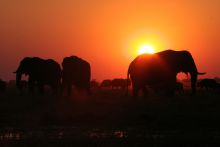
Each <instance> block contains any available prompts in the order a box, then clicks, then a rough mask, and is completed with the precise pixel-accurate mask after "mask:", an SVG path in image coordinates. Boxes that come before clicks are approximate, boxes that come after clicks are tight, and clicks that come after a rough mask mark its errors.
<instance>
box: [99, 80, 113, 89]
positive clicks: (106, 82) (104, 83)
mask: <svg viewBox="0 0 220 147" xmlns="http://www.w3.org/2000/svg"><path fill="white" fill-rule="evenodd" d="M111 86H112V80H110V79H105V80H103V81H102V83H101V84H100V87H102V88H108V87H111Z"/></svg>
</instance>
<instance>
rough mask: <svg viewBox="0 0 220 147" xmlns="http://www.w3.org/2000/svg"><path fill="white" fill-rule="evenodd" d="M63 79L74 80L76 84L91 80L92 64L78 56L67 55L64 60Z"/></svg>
mask: <svg viewBox="0 0 220 147" xmlns="http://www.w3.org/2000/svg"><path fill="white" fill-rule="evenodd" d="M62 67H63V72H62V79H63V80H64V81H65V80H68V81H72V82H74V83H75V84H80V83H85V82H90V76H91V73H90V72H91V71H90V64H89V63H88V62H87V61H85V60H83V59H81V58H79V57H77V56H70V57H65V58H64V59H63V62H62Z"/></svg>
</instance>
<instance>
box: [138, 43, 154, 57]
mask: <svg viewBox="0 0 220 147" xmlns="http://www.w3.org/2000/svg"><path fill="white" fill-rule="evenodd" d="M146 53H147V54H154V53H155V50H154V48H153V47H152V46H151V45H142V46H140V48H139V49H138V55H141V54H146Z"/></svg>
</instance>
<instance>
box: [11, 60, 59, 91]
mask: <svg viewBox="0 0 220 147" xmlns="http://www.w3.org/2000/svg"><path fill="white" fill-rule="evenodd" d="M14 73H16V86H17V87H18V89H19V91H20V93H21V94H22V93H23V86H24V84H23V82H22V80H21V79H22V75H23V74H25V75H27V76H28V91H29V93H34V87H35V86H37V87H38V90H39V93H40V94H43V93H44V85H49V86H51V88H52V90H53V93H54V94H57V93H58V92H59V89H60V86H61V68H60V65H59V64H58V63H57V62H56V61H54V60H53V59H41V58H39V57H25V58H23V59H22V60H21V61H20V65H19V67H18V68H17V70H16V72H14Z"/></svg>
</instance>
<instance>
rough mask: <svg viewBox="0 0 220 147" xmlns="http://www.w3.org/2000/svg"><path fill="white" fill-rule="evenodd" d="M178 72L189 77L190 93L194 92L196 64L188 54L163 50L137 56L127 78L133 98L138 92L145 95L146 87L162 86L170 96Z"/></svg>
mask: <svg viewBox="0 0 220 147" xmlns="http://www.w3.org/2000/svg"><path fill="white" fill-rule="evenodd" d="M179 72H183V73H186V74H187V73H189V74H190V76H191V88H192V93H195V92H196V82H197V76H198V74H204V73H199V72H198V71H197V67H196V64H195V62H194V59H193V57H192V55H191V54H190V52H188V51H174V50H165V51H161V52H158V53H155V54H142V55H139V56H137V57H136V58H135V59H134V60H133V61H132V62H131V63H130V65H129V68H128V72H127V77H128V78H129V77H130V79H131V82H132V87H133V96H134V97H136V96H138V92H139V90H142V91H143V93H144V94H145V95H147V89H146V86H151V85H155V84H161V85H164V88H165V89H166V93H167V94H168V95H170V96H172V95H173V94H174V92H175V85H176V76H177V74H178V73H179Z"/></svg>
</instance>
